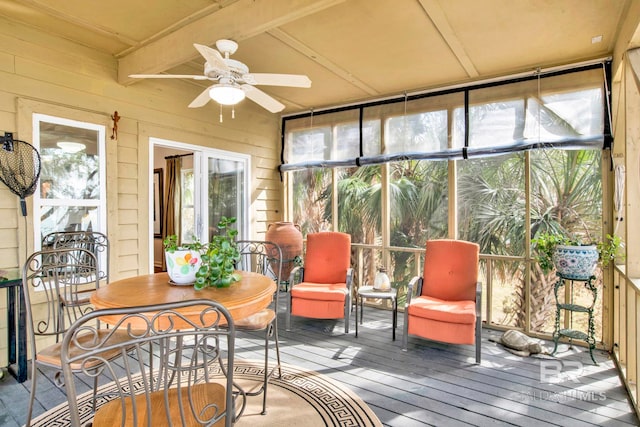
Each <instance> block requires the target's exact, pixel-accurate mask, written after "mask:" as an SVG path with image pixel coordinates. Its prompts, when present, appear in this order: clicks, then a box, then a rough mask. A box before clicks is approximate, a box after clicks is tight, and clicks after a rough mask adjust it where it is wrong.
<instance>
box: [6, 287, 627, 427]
mask: <svg viewBox="0 0 640 427" xmlns="http://www.w3.org/2000/svg"><path fill="white" fill-rule="evenodd" d="M284 299H285V298H282V299H281V304H282V305H281V307H284V304H285V301H284ZM278 321H279V331H280V345H281V353H282V360H283V362H284V363H288V364H292V365H296V366H299V367H302V368H306V369H309V370H313V371H316V372H319V373H322V374H324V375H327V376H329V377H331V378H333V379H334V380H337V381H339V382H341V383H342V384H345V385H346V386H347V387H349V388H350V389H351V390H353V391H354V392H355V393H356V394H357V395H358V396H360V397H361V398H362V399H363V400H364V401H365V402H366V403H367V404H368V405H369V406H370V407H371V408H372V409H373V411H374V412H375V413H376V414H377V415H378V417H379V418H380V420H381V421H382V422H383V424H384V425H387V426H398V427H405V426H409V427H412V426H428V425H431V426H447V427H448V426H470V425H475V426H483V427H484V426H509V425H516V426H537V425H540V424H544V425H558V426H594V425H606V426H620V427H628V426H636V425H638V419H637V417H636V415H635V413H634V411H633V409H632V407H631V405H630V403H629V400H628V396H627V393H626V390H625V389H624V387H623V386H622V384H621V382H620V378H619V376H618V373H617V371H616V368H615V366H614V363H613V361H612V360H611V359H610V357H609V355H608V354H607V353H605V352H602V351H597V352H596V357H597V360H598V361H599V364H600V365H599V366H594V365H592V364H591V363H590V358H589V354H588V350H587V349H585V348H582V347H577V348H574V349H572V350H570V351H564V352H563V353H560V354H558V355H557V356H558V357H557V358H550V359H542V358H535V357H528V358H521V357H518V356H515V355H513V354H511V353H508V352H506V351H505V350H504V349H503V348H502V347H501V346H499V345H498V344H496V343H495V342H492V341H490V340H489V339H490V338H492V337H493V338H495V337H499V336H500V332H497V331H492V330H488V329H485V330H484V331H483V345H482V364H481V365H479V366H478V365H475V364H474V361H475V349H474V347H473V346H451V345H447V344H443V343H436V342H431V341H427V340H421V339H419V338H415V337H410V339H409V348H408V351H407V352H403V351H402V348H401V346H402V344H401V342H402V341H401V340H402V321H403V319H402V316H401V315H399V316H398V323H399V325H398V329H397V332H396V334H397V339H396V341H392V340H391V314H390V312H389V311H386V310H379V309H374V308H369V307H367V308H366V311H365V322H364V324H363V325H362V326H360V330H359V335H358V338H355V336H354V324H353V317H352V324H351V328H350V329H351V332H350V333H349V334H347V335H345V334H344V323H343V322H342V321H317V320H312V319H303V318H293V319H292V331H290V332H287V331H285V330H284V324H285V319H284V315H282V314H280V316H279V319H278ZM236 343H237V349H236V354H237V356H238V358H243V359H251V360H256V361H260V360H261V359H262V355H263V353H262V352H263V343H264V335H263V333H262V332H258V333H250V334H246V333H241V334H239V335H238V339H237V341H236ZM546 344H547V345H548V343H546ZM565 347H566V346H565ZM551 348H552V346H551ZM563 350H566V348H563ZM271 354H272V355H274V352H273V351H272V352H271ZM545 360H551V361H552V363H558V362H559V361H564V362H565V363H566V365H567V366H568V368H575V367H579V369H578V370H577V372H576V373H575V374H576V376H575V378H571V377H568V378H563V381H560V382H557V383H556V382H543V381H541V366H542V364H543V363H545ZM568 372H570V371H568ZM49 374H50V372H49ZM565 374H566V373H565ZM39 378H40V379H39V381H38V398H37V404H36V408H35V414H36V416H37V415H38V414H40V413H42V412H43V411H45V410H46V409H49V408H52V407H54V406H56V405H57V404H59V403H62V402H64V401H66V399H65V397H64V393H62V391H61V390H59V389H57V388H56V387H55V385H54V384H53V383H52V382H51V376H50V375H48V376H44V375H41V376H40V377H39ZM576 381H578V382H576ZM29 387H30V380H27V382H25V383H23V384H18V383H16V382H15V380H14V379H13V378H12V377H10V376H6V377H5V378H4V379H3V380H1V381H0V410H1V411H2V413H0V425H2V426H7V427H17V426H21V425H22V424H23V423H24V413H25V412H26V408H27V404H28V396H29ZM86 389H87V390H89V389H90V386H89V385H86ZM598 393H603V396H601V395H599V394H598Z"/></svg>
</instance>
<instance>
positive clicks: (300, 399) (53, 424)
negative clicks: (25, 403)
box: [31, 361, 382, 427]
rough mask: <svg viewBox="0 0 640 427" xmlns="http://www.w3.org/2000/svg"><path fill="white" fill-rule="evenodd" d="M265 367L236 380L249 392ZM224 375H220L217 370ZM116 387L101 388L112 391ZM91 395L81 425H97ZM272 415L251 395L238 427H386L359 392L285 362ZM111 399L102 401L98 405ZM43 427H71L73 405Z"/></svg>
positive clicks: (241, 365) (274, 384) (239, 373)
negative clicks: (264, 413) (93, 415)
mask: <svg viewBox="0 0 640 427" xmlns="http://www.w3.org/2000/svg"><path fill="white" fill-rule="evenodd" d="M263 372H264V365H261V364H260V362H256V361H237V362H236V363H235V366H234V380H235V381H236V382H238V383H239V384H240V385H241V386H242V387H243V388H244V389H245V390H250V389H252V388H257V387H259V386H260V384H261V381H262V378H263ZM217 374H218V375H219V372H217ZM109 387H112V386H111V385H110V384H107V385H104V386H102V387H101V391H108V389H109ZM91 394H92V393H91V392H87V393H83V394H81V395H80V396H79V397H78V402H79V404H80V412H81V418H82V419H81V421H82V424H83V425H84V424H85V423H86V422H89V421H91V419H92V411H91ZM267 396H268V399H267V414H266V415H261V414H260V412H261V411H262V396H254V397H247V407H246V409H245V412H244V414H243V415H242V417H241V418H240V419H239V420H238V422H237V423H236V424H235V426H237V427H261V426H301V427H302V426H304V427H314V426H345V427H348V426H354V427H355V426H358V427H361V426H363V427H366V426H381V425H382V423H381V422H380V420H379V419H378V417H377V416H376V415H375V414H374V413H373V411H372V410H371V408H369V407H368V406H367V404H366V403H365V402H363V401H362V399H360V398H359V397H358V396H357V395H356V394H355V393H354V392H352V391H351V390H349V389H348V388H347V387H346V386H344V385H342V384H340V383H338V382H337V381H335V380H332V379H331V378H329V377H327V376H325V375H322V374H319V373H317V372H313V371H308V370H304V369H301V368H299V367H296V366H293V365H287V364H284V365H283V367H282V377H281V378H272V379H271V381H270V382H269V389H268V395H267ZM106 401H107V400H104V399H101V400H99V401H98V402H97V406H98V407H99V406H101V405H103V404H104V403H105V402H106ZM31 425H32V426H37V427H45V426H46V427H58V426H60V427H69V425H70V423H69V411H68V406H67V404H66V403H65V404H62V405H59V406H56V407H55V408H53V409H51V410H49V411H47V412H46V413H44V414H42V415H41V416H39V417H38V418H36V419H34V420H33V422H32V423H31Z"/></svg>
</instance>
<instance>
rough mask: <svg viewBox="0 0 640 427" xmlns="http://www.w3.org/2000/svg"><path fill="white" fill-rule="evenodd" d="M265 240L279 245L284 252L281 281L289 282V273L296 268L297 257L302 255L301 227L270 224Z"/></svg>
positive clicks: (282, 223)
mask: <svg viewBox="0 0 640 427" xmlns="http://www.w3.org/2000/svg"><path fill="white" fill-rule="evenodd" d="M265 239H266V240H268V241H271V242H273V243H277V244H278V246H280V249H281V250H282V273H281V275H280V279H281V280H289V273H291V270H293V267H295V264H294V262H293V260H294V258H295V257H296V256H301V255H302V232H301V231H300V226H299V225H298V224H294V223H292V222H286V221H281V222H276V223H272V224H269V226H268V227H267V234H266V236H265Z"/></svg>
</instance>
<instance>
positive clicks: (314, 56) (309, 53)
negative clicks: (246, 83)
mask: <svg viewBox="0 0 640 427" xmlns="http://www.w3.org/2000/svg"><path fill="white" fill-rule="evenodd" d="M268 33H269V34H270V35H272V36H273V37H275V38H277V39H278V40H280V41H281V42H283V43H285V44H286V45H287V46H289V47H291V48H293V49H295V50H297V51H298V52H300V53H302V54H303V55H305V56H306V57H307V58H309V59H311V60H313V61H315V62H317V63H318V64H320V65H322V66H323V67H324V68H326V69H327V70H329V71H331V72H332V73H334V74H335V75H336V76H338V77H340V78H342V79H343V80H345V81H347V82H349V83H351V84H352V85H354V86H356V87H358V88H360V89H362V90H363V91H364V92H365V93H367V94H369V95H379V92H378V91H377V90H375V89H374V88H372V87H371V86H369V85H367V84H366V83H364V82H362V81H361V80H359V79H358V78H356V77H355V76H354V75H353V74H352V73H350V72H349V71H348V70H345V69H343V68H341V67H340V66H338V65H336V64H334V63H333V62H331V61H330V60H329V59H327V58H325V57H324V56H322V55H320V54H319V53H318V52H316V51H314V50H313V49H311V48H310V47H309V46H307V45H305V44H304V43H302V42H300V41H299V40H297V39H295V38H293V37H291V36H290V35H289V34H287V33H286V32H284V31H282V30H281V29H279V28H273V29H271V30H269V31H268Z"/></svg>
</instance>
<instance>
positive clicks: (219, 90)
mask: <svg viewBox="0 0 640 427" xmlns="http://www.w3.org/2000/svg"><path fill="white" fill-rule="evenodd" d="M209 96H210V97H211V99H213V100H214V101H216V102H217V103H218V104H222V105H235V104H237V103H238V102H240V101H242V100H243V99H244V98H245V93H244V90H242V89H240V88H239V87H237V86H234V85H230V84H225V83H220V84H217V85H214V86H213V87H212V88H211V89H209Z"/></svg>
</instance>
